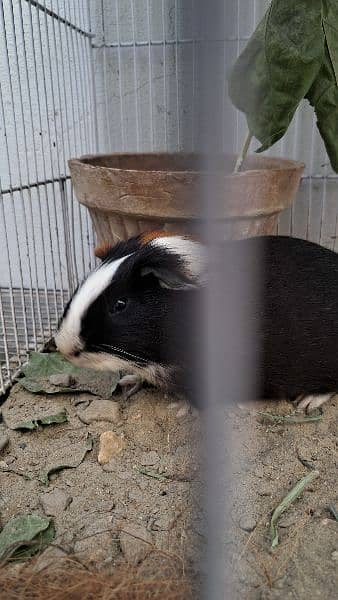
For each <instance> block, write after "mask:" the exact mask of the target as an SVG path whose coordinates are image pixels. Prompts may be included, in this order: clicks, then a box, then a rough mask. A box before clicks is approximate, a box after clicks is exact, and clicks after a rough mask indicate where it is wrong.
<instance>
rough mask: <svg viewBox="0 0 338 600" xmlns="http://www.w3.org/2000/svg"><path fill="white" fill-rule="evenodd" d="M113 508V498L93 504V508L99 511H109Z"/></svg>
mask: <svg viewBox="0 0 338 600" xmlns="http://www.w3.org/2000/svg"><path fill="white" fill-rule="evenodd" d="M114 508H115V502H114V501H113V500H100V502H97V503H96V504H95V510H97V511H99V512H111V511H112V510H114Z"/></svg>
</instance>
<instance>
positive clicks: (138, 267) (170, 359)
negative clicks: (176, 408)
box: [55, 233, 205, 385]
mask: <svg viewBox="0 0 338 600" xmlns="http://www.w3.org/2000/svg"><path fill="white" fill-rule="evenodd" d="M97 254H98V255H100V257H101V258H102V264H101V265H100V266H99V267H98V268H97V269H96V270H95V271H93V272H92V273H90V275H89V276H88V277H87V279H86V280H85V281H84V282H83V283H82V284H81V285H80V286H79V288H78V289H77V290H76V292H75V294H74V295H73V297H72V299H71V300H70V302H69V303H68V305H67V307H66V309H65V312H64V315H63V317H62V319H61V322H60V326H59V330H58V332H57V334H56V336H55V342H56V346H57V348H58V350H59V351H60V352H61V353H62V354H64V355H65V356H66V357H67V358H68V359H69V360H71V361H72V362H73V363H74V364H76V365H78V366H84V367H89V368H93V369H99V370H116V369H120V370H127V371H129V372H134V373H136V374H139V375H140V376H141V377H142V378H143V379H145V380H147V381H149V382H150V383H154V384H156V385H159V384H161V382H162V383H163V384H165V381H166V380H167V379H168V374H169V372H170V371H171V369H174V368H175V366H176V365H179V364H180V362H181V360H182V353H183V352H184V345H185V340H186V337H187V335H188V329H189V327H190V326H191V318H192V314H193V312H194V304H195V297H196V290H197V289H198V288H199V287H200V286H201V285H203V283H204V273H205V261H204V252H203V249H202V246H201V244H199V243H198V242H196V241H194V240H192V239H190V238H187V237H184V236H176V235H169V234H166V233H161V234H159V233H150V234H149V233H147V234H143V235H141V236H138V237H136V238H131V239H130V240H128V241H127V242H120V243H119V244H117V245H116V246H114V247H113V248H108V247H105V248H104V249H102V248H101V249H99V251H98V252H97Z"/></svg>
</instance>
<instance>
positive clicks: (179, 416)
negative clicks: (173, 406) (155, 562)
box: [176, 405, 190, 419]
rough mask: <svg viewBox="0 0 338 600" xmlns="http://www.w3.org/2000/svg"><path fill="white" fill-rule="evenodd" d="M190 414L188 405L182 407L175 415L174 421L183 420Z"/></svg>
mask: <svg viewBox="0 0 338 600" xmlns="http://www.w3.org/2000/svg"><path fill="white" fill-rule="evenodd" d="M189 413H190V407H189V406H188V405H186V406H182V407H181V408H180V409H179V410H178V411H177V413H176V419H183V418H184V417H187V416H188V415H189Z"/></svg>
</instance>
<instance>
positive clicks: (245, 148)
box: [234, 131, 252, 173]
mask: <svg viewBox="0 0 338 600" xmlns="http://www.w3.org/2000/svg"><path fill="white" fill-rule="evenodd" d="M251 140H252V133H250V131H248V133H247V134H246V136H245V140H244V144H243V146H242V148H241V151H240V153H239V155H238V157H237V160H236V164H235V168H234V173H238V172H239V171H240V170H241V167H242V164H243V161H244V159H245V157H246V155H247V152H248V150H249V146H250V143H251Z"/></svg>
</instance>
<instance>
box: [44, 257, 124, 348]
mask: <svg viewBox="0 0 338 600" xmlns="http://www.w3.org/2000/svg"><path fill="white" fill-rule="evenodd" d="M129 256H131V254H127V256H123V257H122V258H119V259H117V260H114V261H113V262H110V263H103V264H102V265H100V266H99V267H98V269H96V270H95V271H93V273H90V275H89V276H88V277H87V279H85V281H84V282H83V283H82V285H81V286H80V288H79V289H78V290H77V292H75V294H74V296H73V298H72V300H71V302H70V305H69V308H68V311H67V313H66V316H65V317H64V319H63V320H62V322H61V326H60V329H59V331H58V332H57V334H56V336H55V343H56V346H57V348H58V350H59V351H60V352H61V353H62V354H72V352H74V351H76V350H82V342H81V338H80V333H81V321H82V319H83V317H84V316H85V314H86V312H87V311H88V309H89V307H90V306H91V305H92V304H93V302H95V300H97V298H98V297H99V296H100V294H102V292H103V291H104V290H105V289H107V287H108V286H109V285H110V284H111V282H112V280H113V278H114V276H115V274H116V272H117V270H118V268H119V267H120V265H121V264H122V263H123V262H124V261H125V260H126V259H127V258H129Z"/></svg>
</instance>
